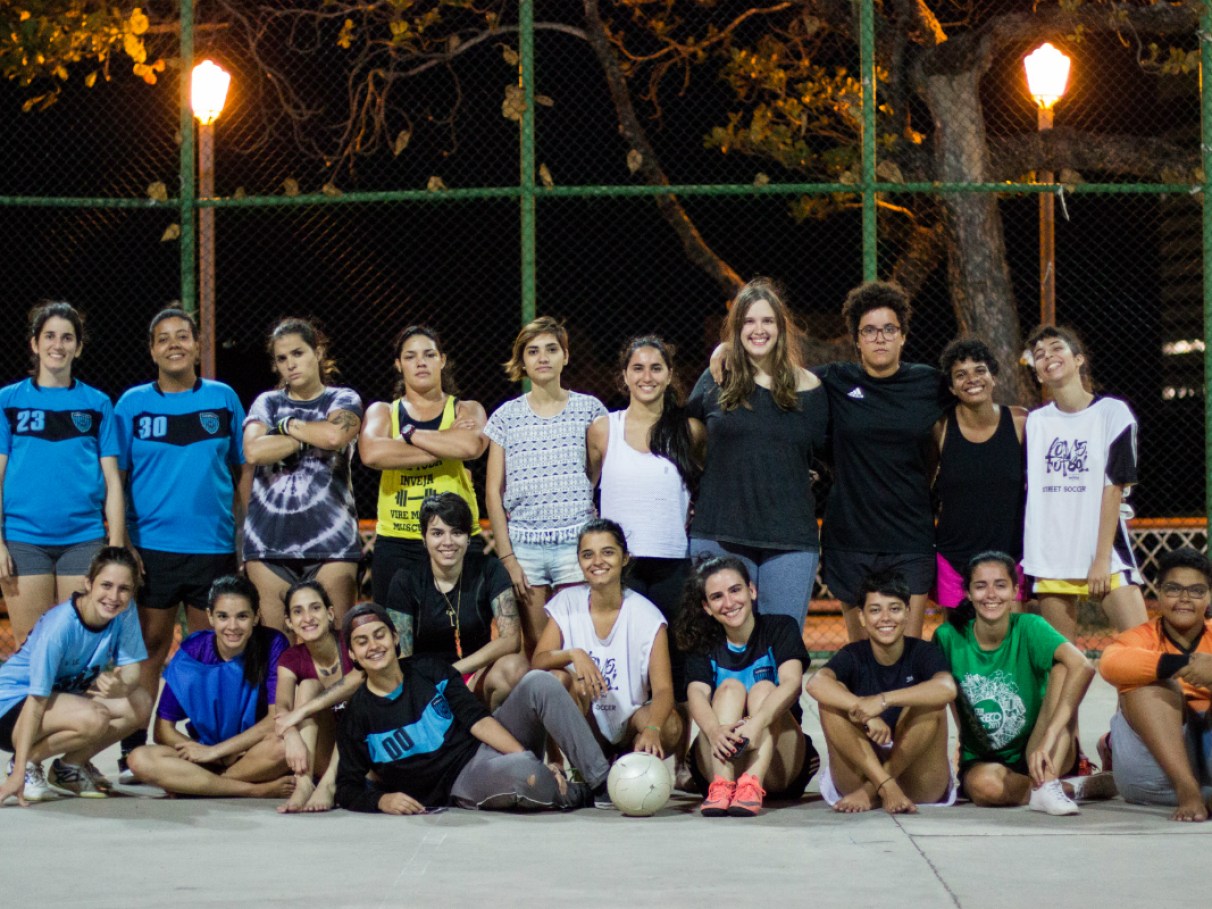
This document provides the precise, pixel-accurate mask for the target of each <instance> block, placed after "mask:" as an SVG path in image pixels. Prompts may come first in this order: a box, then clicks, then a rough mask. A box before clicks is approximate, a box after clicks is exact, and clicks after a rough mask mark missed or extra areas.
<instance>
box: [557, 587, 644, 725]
mask: <svg viewBox="0 0 1212 909" xmlns="http://www.w3.org/2000/svg"><path fill="white" fill-rule="evenodd" d="M546 610H547V614H548V615H549V616H551V620H552V621H553V622H555V623H556V625H558V626H559V628H560V636H561V637H562V638H563V639H564V643H563V645H562V647H561V649H564V650H568V649H571V648H573V647H579V648H581V649H582V650H584V651H585V652H586V653H588V654H589V656H590V658H591V659H592V660H593V662H594V663H595V664H596V665H597V667H598V669H599V670H600V671H601V673H602V677H603V678H605V679H606V685H607V690H606V692H605V693H603V694H602V695H601V696H600V697H599V698H598V699H597V700H596V701H594V702H593V710H592V713H593V719H594V721H595V722H596V723H597V724H598V730H599V731H600V732H601V733H602V736H603V738H605V739H606V741H608V742H610V743H611V744H613V745H617V744H618V743H619V742H621V741H622V740H623V736H624V735H626V733H627V721H628V720H630V719H631V715H632V714H633V713H635V712H636V711H637V710H639V709H640V708H641V707H643V706H644V705H645V704H646V703H648V700H649V698H650V696H651V695H650V691H651V686H650V685H649V684H648V664H649V660H650V658H651V656H652V645H653V642H654V641H655V640H656V636H657V632H658V631H660V630H661V628H662V626H664V624H665V617H664V616H663V615H661V612H660V610H659V609H657V608H656V607H655V606H653V605H652V603H650V602H649V601H648V600H646V599H645V598H644V597H642V596H640V594H638V593H636V592H635V591H634V590H628V589H626V588H624V589H623V605H622V607H621V608H620V609H619V617H618V618H617V619H615V622H614V627H613V628H611V629H610V634H609V635H607V636H606V639H605V640H603V639H602V638H599V637H598V633H597V629H595V628H594V627H593V619H592V618H591V617H590V615H589V588H588V587H587V586H586V585H584V584H578V585H576V586H575V587H565V588H564V589H563V590H561V591H560V592H559V593H557V594H556V595H555V596H554V597H552V598H551V601H550V602H548V604H547V606H546ZM571 666H572V664H571V663H570V664H569V668H571Z"/></svg>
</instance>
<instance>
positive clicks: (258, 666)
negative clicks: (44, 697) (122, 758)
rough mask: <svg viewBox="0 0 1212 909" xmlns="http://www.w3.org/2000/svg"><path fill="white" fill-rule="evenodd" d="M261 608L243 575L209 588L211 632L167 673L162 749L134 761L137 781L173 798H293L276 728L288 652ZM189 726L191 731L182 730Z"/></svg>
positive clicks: (190, 641) (159, 723) (159, 717)
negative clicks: (281, 666)
mask: <svg viewBox="0 0 1212 909" xmlns="http://www.w3.org/2000/svg"><path fill="white" fill-rule="evenodd" d="M260 605H261V604H260V598H259V596H258V595H257V588H256V587H255V586H254V585H253V584H252V582H251V581H248V580H246V579H244V578H242V577H238V576H236V575H227V576H225V577H221V578H219V579H218V580H216V581H215V582H214V584H212V585H211V588H210V596H209V598H208V600H207V604H206V613H207V617H208V618H209V620H210V624H211V627H212V628H213V630H212V631H199V632H197V633H196V634H191V635H190V636H189V637H187V638H186V639H185V640H184V641H182V642H181V648H180V649H179V650H178V651H177V654H176V656H174V657H173V658H172V660H171V661H170V662H169V664H168V667H167V668H166V669H165V670H164V690H163V691H162V692H161V693H160V704H159V706H158V707H157V708H156V722H155V725H154V726H153V729H152V735H153V738H154V739H155V742H156V744H155V745H144V746H142V747H140V748H136V749H135V750H134V751H132V752H131V753H130V755H129V756H128V757H127V761H128V763H129V765H130V768H131V770H133V771H134V772H135V776H136V777H138V779H139V780H141V781H142V782H145V783H150V784H151V785H153V786H159V787H160V788H161V789H163V790H165V791H166V792H169V793H173V794H181V795H195V796H200V795H205V796H218V797H225V798H231V797H245V798H281V797H283V796H288V795H290V793H291V792H292V791H293V790H294V787H295V781H294V777H293V776H291V774H290V772H289V770H288V768H287V766H286V753H285V749H284V747H283V744H282V739H281V737H280V736H279V735H278V734H277V732H276V731H275V730H274V710H275V707H274V702H275V699H276V690H277V682H278V660H279V659H280V658H281V656H282V653H283V651H285V650H286V649H287V647H288V646H289V644H288V642H287V640H286V636H285V635H284V634H282V633H281V632H280V631H275V630H274V629H272V628H266V627H265V626H264V625H261V624H260ZM182 720H184V721H185V722H186V727H185V728H186V732H185V733H183V732H181V731H180V730H179V729H178V728H177V724H178V723H179V722H181V721H182ZM187 733H188V734H187Z"/></svg>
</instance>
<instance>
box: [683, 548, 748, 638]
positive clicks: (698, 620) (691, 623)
mask: <svg viewBox="0 0 1212 909" xmlns="http://www.w3.org/2000/svg"><path fill="white" fill-rule="evenodd" d="M721 571H735V572H736V573H737V574H738V575H740V576H741V580H742V581H744V582H745V583H746V584H751V583H753V582H752V581H751V580H750V578H749V569H748V568H746V567H745V563H744V562H742V561H741V560H740V559H738V558H737V557H736V556H727V555H726V556H713V555H707V556H704V557H700V558H699V559H698V560H697V561H696V563H695V566H694V571H692V572H691V573H690V578H689V579H688V580H687V581H686V587H685V589H684V591H683V593H682V608H681V610H679V611H678V615H677V618H676V619H674V620H673V638H674V640H675V641H676V642H677V645H678V649H679V650H681V651H683V652H684V653H710V652H711V651H713V650H715V648H717V647H719V646H720V645H721V644H723V643H724V626H723V625H721V624H720V623H719V622H717V621H716V620H715V619H713V618H712V617H711V616H709V615H708V614H707V613H706V612H705V611H704V610H703V603H705V602H706V601H707V581H708V580H710V579H711V578H712V577H714V576H715V575H717V574H719V573H720V572H721ZM753 606H754V612H757V602H756V601H755V602H754V604H753Z"/></svg>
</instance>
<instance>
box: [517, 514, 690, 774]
mask: <svg viewBox="0 0 1212 909" xmlns="http://www.w3.org/2000/svg"><path fill="white" fill-rule="evenodd" d="M577 558H578V560H579V561H580V564H581V572H582V574H583V575H584V576H585V583H584V584H578V585H576V586H575V587H569V588H566V589H564V590H561V591H560V592H559V593H557V594H556V595H555V596H554V597H552V599H551V602H549V603H548V604H547V614H548V616H549V617H550V618H551V621H550V622H549V623H548V624H547V627H546V628H545V629H544V630H543V635H542V637H540V638H539V643H538V646H537V647H536V648H535V654H534V667H535V668H536V669H547V670H551V671H553V672H556V673H558V677H559V678H560V680H561V681H562V682H564V683H565V685H566V686H567V687H568V688H569V690H570V691H571V692H572V695H573V697H574V698H576V700H577V701H578V703H579V704H580V705H581V710H582V711H583V712H584V713H585V715H586V716H592V718H593V721H592V723H591V724H590V725H591V726H592V727H593V729H594V732H595V733H596V734H597V736H598V739H599V741H600V742H601V743H602V745H603V748H604V749H605V750H606V752H607V753H608V754H611V755H618V754H621V753H622V752H625V751H645V752H647V753H649V754H655V755H656V756H657V757H659V758H663V757H665V755H666V754H667V753H674V752H676V751H677V750H678V746H679V744H680V743H681V740H682V733H683V729H684V725H683V723H682V718H681V717H680V716H679V715H678V713H677V711H676V710H674V707H673V672H672V668H671V665H670V659H669V640H668V631H667V629H666V627H665V617H664V616H662V615H661V613H660V611H659V610H658V609H657V608H656V607H655V606H654V605H652V603H651V602H649V601H648V600H646V599H645V598H644V597H642V596H640V595H639V594H638V593H636V592H635V591H633V590H629V589H627V588H626V587H624V586H623V570H624V569H625V568H626V566H627V563H628V561H629V560H630V556H629V555H628V552H627V537H626V536H625V535H624V533H623V528H622V527H620V526H619V525H618V524H616V523H615V522H614V521H611V520H609V519H607V518H595V519H593V520H592V521H590V522H589V523H587V524H586V525H585V526H584V527H583V528H581V533H580V536H579V537H578V538H577Z"/></svg>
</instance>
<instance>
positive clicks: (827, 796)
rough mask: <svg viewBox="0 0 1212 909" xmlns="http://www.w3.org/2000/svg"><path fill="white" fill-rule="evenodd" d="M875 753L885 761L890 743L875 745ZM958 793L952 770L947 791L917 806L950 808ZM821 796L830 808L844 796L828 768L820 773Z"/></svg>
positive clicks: (890, 750) (957, 785)
mask: <svg viewBox="0 0 1212 909" xmlns="http://www.w3.org/2000/svg"><path fill="white" fill-rule="evenodd" d="M875 753H876V754H877V755H879V759H880V763H887V762H888V758H889V757H891V756H892V743H891V742H889V743H888V744H887V745H875ZM958 795H959V781H958V780H957V779H956V778H955V772H954V771H952V773H951V779H950V782H949V783H948V784H947V791H946V792H945V793H943V797H942V798H941V799H939V800H938V801H937V802H918V803H917V806H918V807H919V808H950V807H951V806H952V805H954V804H955V799H956V797H957V796H958ZM821 798H822V799H824V800H825V804H826V805H828V806H829V807H830V808H832V807H833V806H834V805H836V804H837V803H838V802H840V801H841V800H842V799H843V798H845V796H844V795H842V791H841V790H840V789H838V788H837V783H835V782H834V781H833V772H832V770H830V769H829V768H826V769H825V772H824V773H822V774H821Z"/></svg>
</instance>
